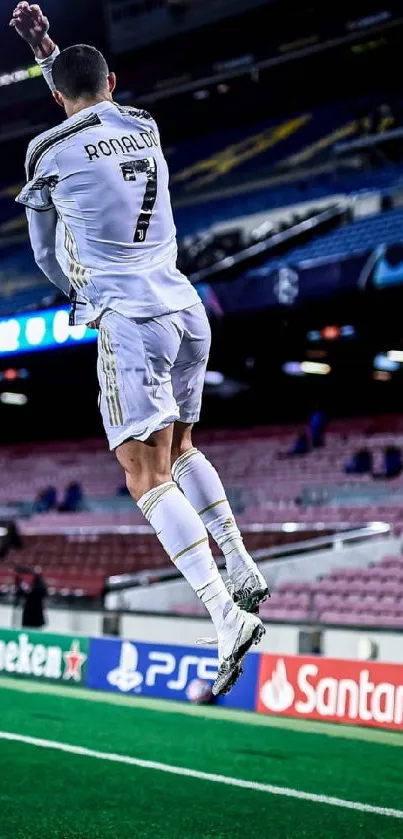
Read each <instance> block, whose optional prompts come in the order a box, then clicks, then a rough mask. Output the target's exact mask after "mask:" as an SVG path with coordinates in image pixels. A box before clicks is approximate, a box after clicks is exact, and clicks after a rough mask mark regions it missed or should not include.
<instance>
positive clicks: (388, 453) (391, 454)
mask: <svg viewBox="0 0 403 839" xmlns="http://www.w3.org/2000/svg"><path fill="white" fill-rule="evenodd" d="M401 472H402V454H401V451H400V449H398V448H397V446H387V448H386V449H385V452H384V456H383V469H382V471H381V472H379V473H376V474H374V476H373V477H374V478H397V476H398V475H400V474H401Z"/></svg>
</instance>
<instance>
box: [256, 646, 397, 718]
mask: <svg viewBox="0 0 403 839" xmlns="http://www.w3.org/2000/svg"><path fill="white" fill-rule="evenodd" d="M257 710H258V711H260V712H261V713H263V714H276V715H280V716H284V717H300V718H301V719H302V718H303V719H313V720H327V721H328V722H340V723H352V724H354V725H370V726H375V727H377V728H391V729H395V730H396V729H397V730H403V665H399V664H378V663H376V662H362V661H342V660H338V659H331V658H312V657H310V658H306V657H303V656H276V655H262V656H261V664H260V672H259V685H258V699H257Z"/></svg>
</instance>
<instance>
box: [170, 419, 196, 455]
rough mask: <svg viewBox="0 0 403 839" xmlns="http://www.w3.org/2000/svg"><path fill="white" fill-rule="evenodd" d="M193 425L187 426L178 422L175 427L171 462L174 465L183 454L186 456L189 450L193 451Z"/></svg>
mask: <svg viewBox="0 0 403 839" xmlns="http://www.w3.org/2000/svg"><path fill="white" fill-rule="evenodd" d="M192 428H193V426H192V425H185V423H182V422H176V423H175V426H174V433H173V437H172V446H171V461H172V464H174V463H175V461H176V460H178V457H180V456H181V455H182V454H185V453H186V452H188V451H189V449H193V448H194V446H193V441H192Z"/></svg>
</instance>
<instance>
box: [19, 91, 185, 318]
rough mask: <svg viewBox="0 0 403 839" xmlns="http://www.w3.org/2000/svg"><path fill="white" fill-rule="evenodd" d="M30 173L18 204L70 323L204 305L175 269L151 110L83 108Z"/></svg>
mask: <svg viewBox="0 0 403 839" xmlns="http://www.w3.org/2000/svg"><path fill="white" fill-rule="evenodd" d="M26 173H27V181H28V182H27V185H26V186H25V187H24V189H23V190H22V192H21V193H20V195H19V196H18V198H17V200H18V201H19V202H21V203H22V204H25V206H26V207H27V208H29V210H28V217H29V223H30V235H31V242H32V245H33V249H34V254H35V258H36V260H37V262H38V265H40V267H42V269H43V270H44V271H45V273H46V274H47V275H48V277H49V279H50V280H51V281H52V282H54V283H56V285H58V286H59V287H62V288H63V290H64V291H66V293H68V292H69V290H70V297H71V299H72V301H73V310H74V320H73V321H72V322H75V323H84V322H87V321H88V320H89V319H92V318H94V317H96V316H97V315H98V314H100V313H101V312H103V311H105V310H106V309H113V310H115V311H117V312H119V313H120V314H122V315H125V316H126V317H136V318H142V317H146V318H149V317H158V316H160V315H164V314H167V313H170V312H176V311H180V310H183V309H186V308H188V307H189V306H193V305H194V304H196V303H197V302H199V297H198V295H197V292H196V290H195V289H194V288H193V286H192V285H191V284H190V282H189V280H188V279H187V278H186V277H185V276H184V275H183V274H182V273H181V272H180V271H179V270H178V269H177V267H176V258H177V245H176V230H175V225H174V221H173V215H172V208H171V201H170V194H169V183H168V181H169V175H168V167H167V164H166V161H165V158H164V155H163V153H162V150H161V144H160V138H159V133H158V129H157V126H156V124H155V122H154V121H153V119H152V118H151V117H150V115H149V114H148V113H147V112H146V111H141V110H136V109H135V108H121V107H119V106H118V105H116V104H115V103H112V102H101V103H100V104H97V105H94V106H92V107H90V108H86V109H84V110H82V111H80V112H79V113H78V114H76V115H75V116H73V117H70V118H69V119H67V120H65V121H64V122H63V123H62V124H61V125H60V126H58V127H56V128H53V129H51V130H50V131H46V132H45V133H43V134H41V135H40V136H39V137H37V138H36V139H35V140H33V141H32V142H31V143H30V145H29V148H28V153H27V159H26ZM52 210H53V217H54V222H53V226H52V222H51V218H52V216H51V215H50V211H52ZM46 211H48V212H46ZM40 215H41V216H42V218H40ZM45 217H47V218H45ZM50 236H51V237H52V238H53V240H54V244H53V247H54V255H55V259H54V260H53V262H51V261H49V258H48V255H47V254H48V250H49V248H50V241H49V242H48V243H47V241H46V240H47V239H49V237H50ZM56 260H57V263H56ZM59 266H60V268H61V272H60V271H59ZM57 274H59V276H57ZM66 277H67V278H68V283H67V281H66V282H65V278H66Z"/></svg>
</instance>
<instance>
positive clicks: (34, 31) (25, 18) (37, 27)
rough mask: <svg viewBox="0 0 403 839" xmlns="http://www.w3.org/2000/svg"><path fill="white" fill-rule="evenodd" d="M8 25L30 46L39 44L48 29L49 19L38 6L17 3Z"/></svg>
mask: <svg viewBox="0 0 403 839" xmlns="http://www.w3.org/2000/svg"><path fill="white" fill-rule="evenodd" d="M10 26H11V27H12V28H13V29H15V30H16V32H18V34H19V35H20V37H21V38H23V39H24V41H27V42H28V44H29V45H30V46H31V47H36V46H39V45H40V44H41V43H42V41H43V39H44V38H45V37H46V35H47V34H48V31H49V20H48V18H47V17H46V16H45V15H44V14H43V12H42V9H41V7H40V6H37V5H36V4H34V5H32V6H31V5H30V4H29V3H18V5H17V6H16V8H15V9H14V12H13V16H12V18H11V20H10Z"/></svg>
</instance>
